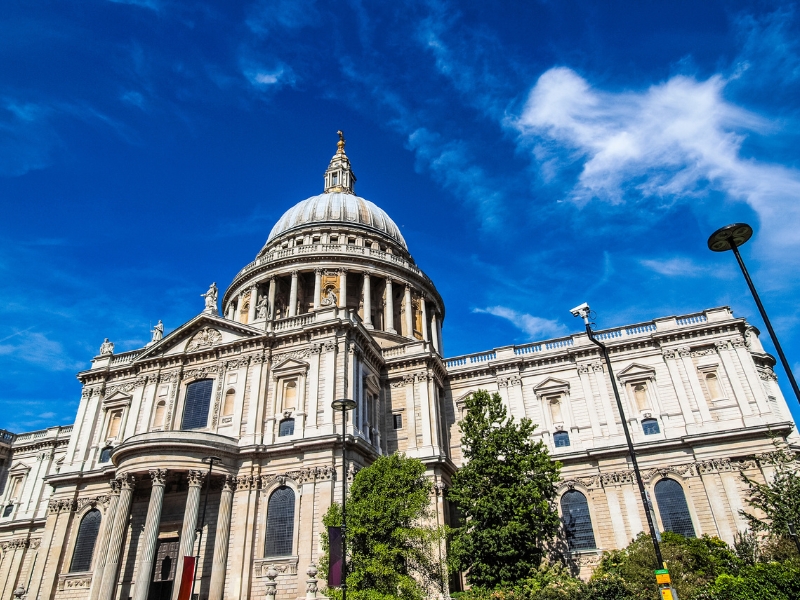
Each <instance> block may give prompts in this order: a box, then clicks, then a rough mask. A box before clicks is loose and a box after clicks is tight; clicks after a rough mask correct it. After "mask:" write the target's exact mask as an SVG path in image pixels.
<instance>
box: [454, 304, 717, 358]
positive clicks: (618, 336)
mask: <svg viewBox="0 0 800 600" xmlns="http://www.w3.org/2000/svg"><path fill="white" fill-rule="evenodd" d="M710 317H711V319H712V320H720V319H721V318H730V312H729V310H728V309H727V308H717V309H709V310H707V311H704V312H702V313H695V314H691V315H682V316H680V317H667V318H664V319H657V320H655V321H651V322H648V323H638V324H635V325H627V326H625V327H617V328H614V329H605V330H602V331H598V332H597V333H595V337H596V338H597V339H599V340H611V341H616V340H622V339H625V338H631V337H640V336H647V335H649V334H651V333H654V332H656V331H662V330H669V329H675V328H680V327H688V326H693V325H697V324H702V323H707V322H708V321H709V320H710ZM589 343H591V342H589V340H588V338H587V337H586V334H585V333H580V334H575V335H572V336H570V337H568V338H558V339H554V340H546V341H541V342H532V343H530V344H522V345H519V346H507V347H505V348H496V349H495V350H492V351H489V352H476V353H474V354H465V355H462V356H455V357H453V358H448V359H446V360H445V364H446V365H447V368H448V369H451V368H459V367H467V366H469V365H472V364H475V363H478V362H485V361H487V360H495V359H496V358H497V357H498V355H499V357H500V359H504V358H512V357H514V356H524V355H526V354H533V353H538V352H547V351H559V350H563V349H564V348H568V347H570V346H575V345H577V344H581V345H585V344H589Z"/></svg>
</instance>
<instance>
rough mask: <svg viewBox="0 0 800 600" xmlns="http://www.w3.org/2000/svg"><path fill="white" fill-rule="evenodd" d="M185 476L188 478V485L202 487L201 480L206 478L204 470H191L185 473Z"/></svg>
mask: <svg viewBox="0 0 800 600" xmlns="http://www.w3.org/2000/svg"><path fill="white" fill-rule="evenodd" d="M186 478H187V479H188V480H189V485H190V486H198V487H202V486H203V481H205V478H206V472H205V471H195V470H191V471H189V472H188V473H186Z"/></svg>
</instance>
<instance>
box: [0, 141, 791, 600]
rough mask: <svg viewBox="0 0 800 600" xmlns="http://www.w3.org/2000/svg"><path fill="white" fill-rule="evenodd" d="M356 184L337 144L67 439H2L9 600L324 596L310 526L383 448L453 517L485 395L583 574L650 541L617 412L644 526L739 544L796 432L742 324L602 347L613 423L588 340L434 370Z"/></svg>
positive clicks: (651, 326)
mask: <svg viewBox="0 0 800 600" xmlns="http://www.w3.org/2000/svg"><path fill="white" fill-rule="evenodd" d="M355 184H356V177H355V174H354V173H353V169H352V167H351V165H350V161H349V159H348V157H347V155H346V153H345V142H344V139H343V137H342V136H341V134H340V138H339V142H338V149H337V151H336V153H335V155H334V156H333V158H332V159H331V162H330V165H329V166H328V169H327V170H326V171H325V175H324V187H323V193H321V194H319V195H318V196H313V197H311V198H308V199H306V200H303V201H301V202H299V203H297V204H295V205H294V206H291V207H289V208H288V210H287V211H286V212H285V213H284V214H283V216H282V217H281V218H280V219H279V220H278V222H277V223H276V224H275V226H274V227H273V228H272V231H271V232H270V233H269V236H268V237H267V240H266V243H265V244H264V246H263V247H262V248H261V249H260V250H258V252H257V253H256V255H255V258H254V260H253V261H252V262H251V263H249V264H247V265H245V266H244V267H243V268H242V269H241V270H240V271H239V272H238V273H237V274H236V275H235V276H234V277H233V280H232V282H231V283H230V285H229V286H228V287H227V289H225V290H224V291H221V290H218V289H217V286H216V284H212V285H211V286H210V287H209V289H208V290H207V291H206V292H205V293H204V294H202V296H203V299H202V300H201V299H200V298H198V309H200V308H201V307H203V306H204V307H203V308H202V312H200V313H199V314H198V315H197V316H195V317H194V318H192V319H191V320H189V321H188V322H186V323H184V324H183V325H181V326H179V327H178V328H177V329H175V330H174V331H172V332H171V333H169V334H168V335H164V333H163V331H164V329H163V325H162V324H161V323H160V322H159V324H158V325H157V326H156V327H155V329H154V330H153V332H152V333H153V336H152V341H151V342H150V343H148V344H147V345H146V346H145V347H143V348H140V349H137V350H132V351H126V352H120V353H117V352H115V351H114V344H113V343H112V342H111V341H109V340H108V339H106V340H105V341H104V342H103V344H102V346H101V348H100V352H99V353H98V355H97V356H95V357H94V358H93V359H92V361H91V368H89V369H87V370H85V371H82V372H80V373H78V379H79V380H80V382H81V385H82V392H81V400H80V405H79V408H78V412H77V415H76V417H75V422H74V424H72V425H69V426H61V427H58V426H55V427H51V428H48V429H45V430H41V431H33V432H28V433H20V434H14V433H10V432H3V431H0V481H2V486H3V487H2V492H0V590H1V591H0V600H10V599H12V598H28V599H42V600H45V599H47V600H53V599H55V600H72V599H75V600H78V599H80V600H112V599H115V600H116V599H119V600H129V599H132V600H178V595H179V591H180V590H181V588H182V584H183V587H184V588H186V589H191V591H192V592H193V594H194V596H193V597H194V598H197V599H198V600H221V599H223V598H224V599H231V600H233V599H240V598H249V599H252V600H295V599H297V598H314V597H317V596H321V595H322V594H323V593H324V585H323V583H322V582H319V583H317V580H316V570H317V569H316V566H318V561H319V560H320V558H321V555H322V548H321V543H320V533H321V532H322V530H323V525H322V516H323V515H324V514H325V512H326V510H327V509H328V507H329V506H330V505H331V503H333V502H337V501H340V500H341V497H342V489H343V484H344V483H346V482H347V481H348V480H352V477H353V475H354V473H355V472H356V471H357V470H358V469H359V468H362V467H364V466H366V465H368V464H370V463H371V462H372V461H373V460H374V459H375V458H376V457H379V456H382V455H385V454H391V453H393V452H402V453H405V454H406V455H407V456H410V457H414V458H418V459H419V460H421V461H422V462H423V463H424V464H425V465H426V467H427V473H428V476H429V477H430V478H431V479H432V480H433V482H434V485H433V493H432V495H431V504H432V506H433V508H434V509H435V510H434V511H433V514H434V515H435V518H436V520H437V522H438V523H452V522H453V521H454V519H455V518H456V515H455V511H454V510H453V509H452V508H451V507H450V506H449V504H448V501H447V489H448V486H449V485H450V481H451V477H452V475H453V474H454V473H455V472H456V470H457V469H458V468H459V465H460V464H461V462H462V460H463V458H462V452H461V447H460V441H459V428H458V423H459V420H460V419H461V418H462V416H463V414H464V410H465V409H464V399H465V398H466V397H468V396H469V394H471V393H473V392H475V391H476V390H478V389H486V390H489V391H490V392H497V393H499V394H500V396H501V397H502V399H503V402H504V403H505V406H506V407H507V410H508V412H509V414H510V415H513V416H514V417H516V418H521V417H528V418H530V419H532V420H533V422H534V423H536V424H537V425H538V427H537V429H536V431H535V435H536V436H537V438H538V439H541V440H542V442H543V443H544V444H545V446H546V447H547V448H548V449H549V451H550V453H551V455H552V456H553V457H554V458H555V459H558V460H559V461H561V463H562V464H563V467H562V479H561V482H560V483H559V486H558V496H557V504H558V509H559V511H560V513H561V515H562V519H563V523H564V536H565V540H566V543H567V544H568V548H569V551H570V554H571V556H572V559H573V560H574V562H575V564H576V565H578V566H579V567H580V568H581V569H582V571H583V573H584V574H586V573H588V572H590V571H591V568H592V566H593V565H595V564H596V563H597V561H598V560H599V557H600V556H601V554H602V552H603V551H604V550H609V549H613V548H620V547H624V546H626V545H627V544H628V543H629V542H630V540H631V539H632V538H633V537H635V536H636V535H637V534H638V533H639V532H641V531H643V530H644V529H645V527H646V514H645V512H644V510H645V509H644V507H643V506H642V503H641V501H640V498H639V496H638V492H637V489H636V484H635V480H634V479H633V472H632V468H631V462H630V459H629V456H628V452H627V447H626V444H625V439H624V436H623V429H622V424H623V419H625V421H626V422H627V424H628V426H629V428H630V430H631V432H632V436H633V441H634V444H635V445H636V448H637V452H638V456H639V464H640V466H641V468H642V473H643V477H644V480H645V486H646V488H647V491H648V494H649V496H650V499H651V507H650V508H649V510H651V511H652V514H653V516H654V518H655V520H656V522H657V526H658V528H659V530H661V531H675V532H678V533H681V534H684V535H687V536H701V535H704V534H708V535H712V536H719V537H720V538H722V539H723V540H725V541H726V542H728V543H731V542H733V539H734V535H735V534H736V533H737V532H738V531H740V530H743V529H744V528H745V521H744V519H743V518H742V517H741V515H740V512H739V511H740V510H741V509H743V508H746V506H747V504H746V486H745V485H744V483H743V482H742V479H741V477H740V473H741V472H744V473H746V474H747V475H748V476H749V477H751V478H754V479H757V480H764V479H765V478H769V477H770V475H771V472H770V467H769V464H768V462H767V461H766V460H764V459H765V457H767V456H768V455H769V454H770V453H771V452H773V451H774V443H775V440H776V439H777V440H788V441H789V442H790V443H794V442H795V441H796V435H797V434H796V433H794V422H793V419H792V416H791V414H790V412H789V409H788V407H787V404H786V401H785V399H784V397H783V395H782V394H781V391H780V388H779V387H778V385H777V382H776V376H775V373H774V371H773V367H774V364H775V360H774V359H773V357H772V356H770V355H769V354H767V353H766V352H765V351H764V349H763V347H762V346H761V343H760V341H759V337H758V336H759V332H758V330H757V329H756V328H755V327H754V326H753V325H751V324H749V323H748V322H747V321H746V320H744V319H742V318H739V317H736V316H735V315H734V314H733V313H732V311H731V310H730V309H729V308H727V307H718V308H711V309H706V310H700V311H698V312H695V313H691V314H684V315H678V316H662V317H657V318H654V319H653V320H651V321H647V322H643V323H633V324H629V325H625V326H620V327H616V328H614V329H608V330H604V331H599V332H597V337H598V338H599V339H601V340H603V341H604V343H605V344H607V346H608V348H609V352H610V357H611V360H612V363H613V369H614V373H613V376H614V377H615V378H616V381H617V384H618V387H619V390H620V394H621V396H622V402H623V405H624V411H623V412H624V414H620V413H619V411H618V409H617V405H616V402H615V399H614V395H613V390H612V387H611V379H610V376H609V375H610V374H609V373H608V371H607V369H606V367H605V364H604V362H603V360H602V357H601V355H600V354H599V351H598V349H597V347H596V346H595V345H593V344H592V343H591V342H590V341H589V339H588V338H587V336H586V334H585V332H584V333H577V334H574V335H569V336H565V337H562V338H559V339H550V340H543V341H540V342H535V343H528V344H523V345H509V346H503V347H500V348H495V349H492V350H487V351H485V352H479V353H476V354H469V355H464V356H456V357H450V358H445V356H444V352H443V344H442V342H443V340H442V323H443V321H444V318H445V304H444V300H443V298H442V297H441V296H440V294H439V292H438V291H437V289H436V286H435V285H434V282H433V281H431V279H430V278H429V277H428V276H427V275H425V273H424V272H423V271H422V269H421V268H420V267H419V266H418V265H417V264H416V263H415V262H414V259H413V258H412V257H411V254H410V253H409V249H408V247H407V245H406V242H405V240H404V239H403V236H402V234H401V232H400V230H399V228H398V227H397V225H395V223H394V222H393V221H392V219H391V218H390V217H389V215H387V214H386V213H385V212H384V211H383V210H381V209H380V208H379V207H378V206H377V205H375V204H373V203H372V202H370V201H369V200H366V199H364V198H361V197H359V196H357V195H356V193H355ZM254 250H256V249H254ZM198 291H201V290H198ZM341 399H351V400H353V401H354V403H355V408H354V409H352V411H351V412H349V413H347V420H346V421H344V420H343V412H341V411H336V410H334V408H333V407H332V403H333V402H334V401H335V400H341ZM343 438H344V439H345V440H346V444H347V454H348V464H347V467H346V468H343V467H342V441H343ZM192 561H196V567H195V570H194V572H193V571H192V569H191V568H189V569H187V568H186V567H187V566H190V567H191V564H192ZM184 578H190V579H191V580H192V581H191V585H188V583H187V582H185V581H184ZM450 585H451V590H455V589H458V587H459V586H461V585H463V581H462V580H460V579H458V578H455V579H453V580H451V582H450ZM187 586H188V587H187Z"/></svg>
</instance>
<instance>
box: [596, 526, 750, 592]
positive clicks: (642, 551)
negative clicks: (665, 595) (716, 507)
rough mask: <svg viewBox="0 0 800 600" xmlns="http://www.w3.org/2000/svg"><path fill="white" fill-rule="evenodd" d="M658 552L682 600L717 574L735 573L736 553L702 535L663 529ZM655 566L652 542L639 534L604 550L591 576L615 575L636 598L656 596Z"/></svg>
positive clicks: (716, 540)
mask: <svg viewBox="0 0 800 600" xmlns="http://www.w3.org/2000/svg"><path fill="white" fill-rule="evenodd" d="M661 554H662V555H663V557H664V561H665V562H666V563H667V566H668V567H669V572H670V577H671V579H672V585H673V586H674V587H675V589H676V591H677V592H678V597H679V598H681V599H682V600H689V599H691V598H693V597H695V596H696V595H697V594H698V592H699V591H700V590H702V589H703V587H704V586H705V585H707V584H708V583H710V582H712V581H714V580H715V579H716V577H717V576H718V575H721V574H724V573H735V572H737V571H738V568H739V566H740V562H739V559H738V558H737V557H736V554H735V553H734V552H733V551H732V550H731V549H730V548H729V547H728V545H727V544H726V543H725V542H723V541H722V540H720V539H719V538H716V537H709V536H705V535H704V536H703V537H701V538H685V537H683V536H682V535H679V534H677V533H670V532H665V533H663V534H662V536H661ZM655 568H656V556H655V551H654V550H653V543H652V541H651V539H650V536H649V535H646V534H644V533H641V534H639V536H638V537H637V538H636V539H635V540H633V541H632V542H631V543H630V545H628V547H627V548H624V549H622V550H612V551H610V552H606V553H605V554H604V555H603V558H602V560H601V561H600V565H599V566H598V568H597V569H596V570H595V572H594V575H593V576H592V578H593V579H597V578H600V577H603V576H604V575H607V574H610V575H616V576H618V577H620V578H622V579H623V580H624V581H625V582H626V583H627V584H628V586H630V588H631V589H632V590H635V591H636V593H637V595H636V597H637V598H656V597H657V595H658V586H657V585H656V582H655V576H654V575H653V571H654V569H655Z"/></svg>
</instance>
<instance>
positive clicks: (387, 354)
mask: <svg viewBox="0 0 800 600" xmlns="http://www.w3.org/2000/svg"><path fill="white" fill-rule="evenodd" d="M405 353H406V347H405V346H396V347H394V348H387V349H386V350H384V351H383V356H384V358H391V357H392V356H403V355H404V354H405Z"/></svg>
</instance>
